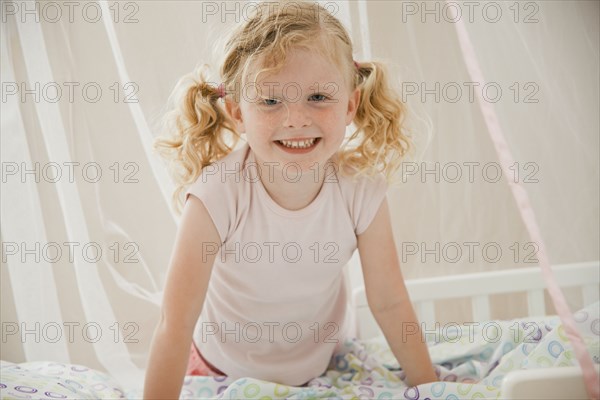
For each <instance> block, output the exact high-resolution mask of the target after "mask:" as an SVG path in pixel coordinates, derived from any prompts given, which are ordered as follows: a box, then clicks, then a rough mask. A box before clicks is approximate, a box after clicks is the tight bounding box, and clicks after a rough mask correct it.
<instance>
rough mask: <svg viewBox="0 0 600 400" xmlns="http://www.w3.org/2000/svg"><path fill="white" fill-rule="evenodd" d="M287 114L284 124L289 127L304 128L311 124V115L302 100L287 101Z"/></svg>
mask: <svg viewBox="0 0 600 400" xmlns="http://www.w3.org/2000/svg"><path fill="white" fill-rule="evenodd" d="M285 105H286V111H287V113H286V116H285V119H284V122H283V123H284V125H285V126H286V127H287V128H302V127H305V126H310V125H311V119H310V115H309V113H308V110H306V108H305V107H304V105H303V104H302V102H301V101H297V102H295V103H292V102H286V103H285Z"/></svg>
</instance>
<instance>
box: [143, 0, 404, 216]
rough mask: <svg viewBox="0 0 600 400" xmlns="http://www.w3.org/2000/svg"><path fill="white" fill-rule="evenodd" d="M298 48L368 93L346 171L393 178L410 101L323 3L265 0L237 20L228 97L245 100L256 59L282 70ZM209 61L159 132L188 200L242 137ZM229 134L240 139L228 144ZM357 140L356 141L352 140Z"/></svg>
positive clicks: (183, 84) (186, 84)
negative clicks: (356, 52)
mask: <svg viewBox="0 0 600 400" xmlns="http://www.w3.org/2000/svg"><path fill="white" fill-rule="evenodd" d="M292 48H305V49H309V50H311V51H313V52H317V53H319V54H320V55H322V56H323V57H325V58H326V59H329V60H331V62H333V63H334V64H335V65H336V66H337V67H338V70H339V71H341V72H342V73H343V74H344V80H345V82H346V83H347V87H349V88H350V90H351V91H353V90H354V89H356V88H357V87H360V92H361V98H360V103H359V104H358V108H357V111H356V115H355V118H354V121H353V122H354V124H355V126H356V127H357V129H356V130H355V131H354V132H353V133H352V135H351V136H350V137H349V139H348V140H347V142H346V143H345V144H344V145H342V147H341V149H340V150H339V151H338V154H337V157H336V161H337V163H338V167H339V171H340V172H342V173H344V174H346V175H348V176H350V177H353V178H355V177H358V176H360V175H369V176H370V175H373V174H375V173H378V172H382V173H384V175H385V177H386V179H387V180H388V182H391V181H392V177H393V176H394V174H395V172H396V171H397V170H398V168H399V167H400V165H401V162H402V157H403V156H404V155H405V153H406V152H407V151H408V150H409V148H410V146H411V144H410V140H409V137H408V136H407V135H405V134H404V133H405V132H404V127H403V120H404V116H405V106H404V104H403V103H402V102H401V101H400V99H399V98H398V96H397V93H396V92H395V91H394V90H392V88H391V87H390V85H389V82H388V81H389V79H388V76H389V73H388V72H387V68H386V66H385V64H383V63H381V62H377V61H368V62H361V63H360V64H358V67H357V66H355V64H354V60H353V56H352V53H353V51H352V42H351V39H350V37H349V35H348V33H347V31H346V29H345V28H344V27H343V25H342V24H341V23H340V22H339V21H338V20H337V19H336V18H335V17H334V16H333V15H331V14H330V13H329V12H328V11H327V10H326V9H324V8H323V7H321V6H320V5H318V4H317V3H311V2H304V1H300V2H298V1H283V2H262V3H259V4H257V7H256V9H255V12H254V14H253V15H252V16H251V17H250V18H249V19H248V20H247V21H246V22H245V23H244V24H243V25H241V26H239V27H237V28H236V29H235V30H234V31H233V33H232V35H231V36H230V38H229V40H228V41H227V43H226V45H225V52H226V54H225V58H224V62H223V65H222V66H221V71H220V72H221V77H222V82H223V83H222V84H223V86H224V92H225V95H226V96H229V95H233V96H234V100H233V101H236V102H237V101H239V96H240V90H239V88H241V87H243V85H244V84H245V83H246V82H245V80H246V77H247V76H248V71H249V68H250V65H252V64H253V63H254V62H256V61H260V62H259V64H260V65H261V66H262V67H263V69H261V70H260V71H259V72H258V73H257V74H256V76H258V75H259V74H260V73H263V72H265V71H274V72H277V71H279V70H280V69H281V68H282V67H283V65H284V63H285V59H286V54H287V53H288V52H289V51H290V49H292ZM207 75H208V70H207V66H206V65H202V66H201V67H199V68H198V69H197V70H196V71H194V72H193V73H191V74H188V75H186V76H184V77H183V78H182V79H181V80H180V81H179V82H178V83H177V85H176V88H175V90H174V91H173V93H172V94H171V96H170V97H169V103H174V107H173V108H172V109H171V110H170V111H169V112H167V113H166V114H165V116H164V119H163V124H164V125H163V126H164V128H165V129H166V130H167V131H168V133H169V134H170V137H167V138H158V139H157V140H156V142H155V145H154V146H155V149H157V150H159V152H160V153H161V155H162V156H164V157H165V158H166V159H168V160H170V167H171V172H172V174H173V176H174V177H175V180H176V183H177V188H176V190H175V192H174V194H173V203H174V205H175V209H176V210H177V212H179V211H180V209H181V206H183V202H184V199H183V198H182V192H184V190H186V188H187V186H188V185H190V184H191V183H193V182H195V181H196V180H197V179H198V177H199V176H200V174H201V172H202V169H203V168H204V167H206V166H208V165H210V164H211V163H213V162H215V161H217V160H219V159H221V158H223V157H225V156H226V155H228V154H229V153H231V152H232V151H233V150H234V149H235V147H236V145H237V143H238V141H239V140H240V139H241V137H240V135H239V134H238V132H236V129H235V124H234V122H233V120H232V119H231V118H230V116H229V115H228V114H227V112H226V110H225V108H224V106H223V105H222V104H219V98H220V91H219V89H218V88H217V87H215V86H214V85H210V84H209V83H208V82H207ZM227 137H229V139H231V140H230V142H231V143H232V146H229V145H228V144H227V141H226V138H227ZM353 141H357V142H358V144H357V145H356V146H353V147H350V146H349V145H350V143H351V142H353Z"/></svg>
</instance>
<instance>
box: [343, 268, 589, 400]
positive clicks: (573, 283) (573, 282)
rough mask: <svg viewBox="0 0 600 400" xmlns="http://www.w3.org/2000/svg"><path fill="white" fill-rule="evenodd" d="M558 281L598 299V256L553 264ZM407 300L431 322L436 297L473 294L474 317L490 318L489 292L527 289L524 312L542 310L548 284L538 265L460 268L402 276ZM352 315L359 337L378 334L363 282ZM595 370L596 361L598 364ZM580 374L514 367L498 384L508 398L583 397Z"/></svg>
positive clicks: (423, 319) (572, 370) (573, 369)
mask: <svg viewBox="0 0 600 400" xmlns="http://www.w3.org/2000/svg"><path fill="white" fill-rule="evenodd" d="M552 271H553V272H554V276H555V277H556V281H557V282H558V283H559V285H560V286H561V287H580V288H581V292H582V298H583V304H584V306H587V305H590V304H593V303H594V302H596V301H598V299H599V293H600V287H599V285H600V261H593V262H586V263H578V264H565V265H557V266H554V267H553V268H552ZM406 287H407V289H408V292H409V294H410V298H411V301H412V303H413V305H414V307H415V311H416V312H417V315H418V317H419V321H420V322H421V323H424V324H426V326H427V327H428V329H429V327H433V324H434V323H435V321H436V317H435V301H440V300H446V299H452V298H465V297H468V298H470V299H471V308H472V313H473V318H472V321H473V322H485V321H489V320H491V319H492V318H491V315H490V306H489V297H488V296H489V295H492V294H499V293H516V292H526V293H527V303H528V316H529V317H541V316H545V315H546V307H545V301H544V289H545V287H546V284H545V282H544V280H543V277H542V272H541V269H540V268H539V267H533V268H519V269H512V270H506V271H494V272H482V273H475V274H462V275H453V276H446V277H435V278H426V279H413V280H407V281H406ZM352 300H353V306H354V310H355V316H356V331H357V334H358V337H359V338H361V339H369V338H373V337H375V336H378V335H381V334H382V332H381V330H380V328H379V326H378V325H377V323H376V322H375V319H374V318H373V315H372V314H371V311H370V309H369V306H368V304H367V298H366V294H365V289H364V286H361V287H358V288H356V289H354V290H353V293H352ZM573 311H575V310H573ZM596 369H597V371H598V366H596ZM586 397H587V394H586V392H585V388H584V384H583V378H582V374H581V370H580V368H579V367H564V368H552V369H538V370H521V371H513V372H511V373H509V374H507V376H506V377H505V379H504V381H503V384H502V398H506V399H532V398H535V399H563V400H564V399H585V398H586Z"/></svg>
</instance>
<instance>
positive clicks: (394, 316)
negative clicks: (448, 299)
mask: <svg viewBox="0 0 600 400" xmlns="http://www.w3.org/2000/svg"><path fill="white" fill-rule="evenodd" d="M358 251H359V255H360V261H361V264H362V270H363V276H364V280H365V292H366V295H367V303H368V304H369V308H370V310H371V312H372V313H373V316H374V317H375V320H376V321H377V323H378V324H379V327H380V328H381V330H382V331H383V334H384V336H385V338H386V340H387V342H388V344H389V346H390V349H391V350H392V353H393V354H394V356H395V357H396V359H397V360H398V362H399V363H400V366H401V367H402V369H403V370H404V371H405V373H406V379H407V381H408V382H407V383H408V385H409V386H417V385H420V384H422V383H428V382H434V381H437V380H438V378H437V376H436V374H435V371H434V367H433V365H432V363H431V358H430V357H429V352H428V350H427V345H426V344H425V342H424V340H423V337H422V334H421V329H420V326H419V321H418V320H417V317H416V315H415V312H414V310H413V307H412V304H411V302H410V298H409V296H408V292H407V291H406V286H405V285H404V279H403V278H402V273H401V271H400V263H399V261H398V255H397V253H396V244H395V242H394V234H393V232H392V226H391V224H390V215H389V209H388V204H387V199H384V200H383V202H382V204H381V206H380V208H379V211H378V212H377V214H376V215H375V218H374V219H373V221H372V222H371V225H369V227H368V228H367V230H366V231H365V232H363V233H362V234H361V235H359V236H358Z"/></svg>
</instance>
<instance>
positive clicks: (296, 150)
mask: <svg viewBox="0 0 600 400" xmlns="http://www.w3.org/2000/svg"><path fill="white" fill-rule="evenodd" d="M320 141H321V138H320V137H319V138H312V139H306V140H275V143H276V144H277V146H278V147H279V148H280V149H282V150H284V151H285V152H287V153H292V154H304V153H308V152H310V151H312V150H313V149H314V148H315V147H317V145H318V144H319V142H320Z"/></svg>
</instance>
